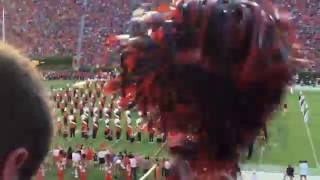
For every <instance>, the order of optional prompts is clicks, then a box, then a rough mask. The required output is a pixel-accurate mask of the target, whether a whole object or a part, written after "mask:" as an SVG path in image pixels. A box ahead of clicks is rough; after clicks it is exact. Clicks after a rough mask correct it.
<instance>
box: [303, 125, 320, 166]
mask: <svg viewBox="0 0 320 180" xmlns="http://www.w3.org/2000/svg"><path fill="white" fill-rule="evenodd" d="M304 125H305V127H306V131H307V135H308V139H309V142H310V146H311V150H312V154H313V158H314V161H315V162H316V166H317V168H319V167H320V166H319V161H318V156H317V153H316V150H315V148H314V143H313V141H312V136H311V131H310V129H309V126H308V124H307V123H304Z"/></svg>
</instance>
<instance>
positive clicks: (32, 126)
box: [0, 44, 51, 180]
mask: <svg viewBox="0 0 320 180" xmlns="http://www.w3.org/2000/svg"><path fill="white" fill-rule="evenodd" d="M0 83H1V89H0V99H1V103H0V114H1V131H0V142H1V147H0V179H2V180H14V179H19V180H30V179H31V177H32V175H33V174H34V173H35V172H36V171H37V170H38V168H39V166H40V164H41V162H42V160H43V159H44V157H45V156H46V154H47V152H48V148H49V143H50V138H51V113H50V112H49V108H48V104H47V101H46V98H45V95H44V90H43V87H42V86H41V84H40V79H39V75H38V73H37V72H36V70H35V68H34V65H33V64H32V62H31V61H30V60H28V59H26V58H25V57H23V56H21V55H20V54H19V53H18V52H17V51H16V50H15V49H13V48H12V47H9V46H8V45H5V44H0Z"/></svg>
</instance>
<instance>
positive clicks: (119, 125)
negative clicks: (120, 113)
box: [114, 118, 121, 140]
mask: <svg viewBox="0 0 320 180" xmlns="http://www.w3.org/2000/svg"><path fill="white" fill-rule="evenodd" d="M114 125H115V127H116V138H117V140H119V139H120V136H121V124H120V119H119V118H116V119H115V120H114Z"/></svg>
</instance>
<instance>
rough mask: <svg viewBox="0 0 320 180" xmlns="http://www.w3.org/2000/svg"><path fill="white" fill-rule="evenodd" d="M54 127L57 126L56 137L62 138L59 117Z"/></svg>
mask: <svg viewBox="0 0 320 180" xmlns="http://www.w3.org/2000/svg"><path fill="white" fill-rule="evenodd" d="M56 126H57V134H58V136H62V122H61V118H60V117H58V119H57V124H56Z"/></svg>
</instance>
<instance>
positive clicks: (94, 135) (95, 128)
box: [92, 117, 99, 139]
mask: <svg viewBox="0 0 320 180" xmlns="http://www.w3.org/2000/svg"><path fill="white" fill-rule="evenodd" d="M98 129H99V122H98V119H97V118H96V117H95V120H94V121H93V131H92V138H93V139H96V138H97V133H98Z"/></svg>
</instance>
